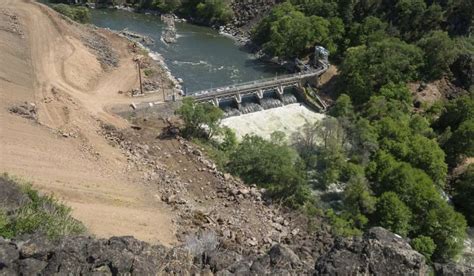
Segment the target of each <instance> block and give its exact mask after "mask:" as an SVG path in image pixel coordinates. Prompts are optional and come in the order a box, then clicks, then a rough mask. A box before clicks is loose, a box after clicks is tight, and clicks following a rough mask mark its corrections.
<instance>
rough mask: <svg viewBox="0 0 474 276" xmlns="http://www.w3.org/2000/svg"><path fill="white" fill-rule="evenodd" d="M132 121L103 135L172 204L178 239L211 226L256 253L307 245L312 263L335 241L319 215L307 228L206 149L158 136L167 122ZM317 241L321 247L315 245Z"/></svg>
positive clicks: (233, 244) (233, 245) (233, 243)
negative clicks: (125, 128) (224, 169)
mask: <svg viewBox="0 0 474 276" xmlns="http://www.w3.org/2000/svg"><path fill="white" fill-rule="evenodd" d="M155 121H156V120H155ZM134 125H135V126H138V127H139V128H140V129H139V130H133V131H132V130H130V131H125V132H124V131H118V130H116V129H115V128H114V127H112V126H104V128H103V132H102V134H103V135H104V136H105V137H106V139H107V140H109V142H110V143H112V144H113V145H116V146H118V147H120V148H121V149H122V151H123V152H124V154H125V155H126V156H127V158H128V159H129V161H130V164H131V165H130V170H136V171H140V172H141V173H143V181H146V182H148V183H150V185H152V186H153V187H154V188H155V189H157V190H158V192H159V195H160V199H161V200H162V201H163V202H165V203H167V204H169V205H170V206H171V207H172V208H173V209H174V211H175V213H176V214H177V218H176V219H175V223H176V224H177V226H178V229H179V231H178V234H177V235H178V239H179V240H181V241H183V240H184V238H185V237H186V236H188V235H191V234H194V233H197V232H199V231H202V230H207V231H212V232H214V233H216V234H217V236H218V237H219V238H220V239H223V240H225V243H226V244H227V246H228V247H229V248H234V249H237V248H238V249H239V250H240V251H248V252H252V253H262V252H265V251H266V250H268V249H269V248H270V247H271V246H273V245H274V244H276V243H284V244H288V245H291V246H295V247H302V246H305V248H307V253H308V262H307V265H310V266H312V265H313V264H311V262H313V261H314V260H315V259H317V258H318V257H319V255H320V254H321V253H322V252H323V251H324V250H325V249H327V248H329V247H330V246H331V244H332V236H331V234H330V233H329V228H328V226H327V224H326V223H323V222H322V221H321V220H322V219H321V218H314V221H313V223H314V224H315V225H318V227H316V229H315V230H317V234H314V235H313V233H312V232H313V231H310V230H309V229H307V227H306V225H308V221H307V218H305V217H304V216H302V215H300V214H298V213H295V212H291V211H290V210H286V209H284V208H278V206H273V205H270V204H269V201H267V198H266V195H265V190H263V189H259V188H258V187H256V186H255V185H250V186H248V185H246V184H244V183H243V182H242V181H241V180H239V179H236V178H234V177H232V176H231V175H230V174H226V173H222V172H220V171H219V170H218V168H217V166H216V164H215V163H214V162H212V161H211V160H209V159H208V158H207V157H206V156H205V155H204V153H203V152H202V149H199V148H197V147H196V146H194V145H192V144H191V143H190V142H188V141H186V140H185V139H182V138H180V137H179V136H178V137H177V138H172V137H169V136H168V135H158V133H157V129H163V128H164V127H165V124H164V123H161V125H160V126H159V127H158V125H156V124H154V123H153V122H151V120H147V121H142V122H134ZM157 135H158V136H160V137H166V138H162V139H160V138H157ZM145 141H146V142H145ZM296 240H297V241H298V242H297V243H295V241H296ZM315 244H317V245H318V246H317V247H315V248H317V250H313V249H311V248H312V247H314V245H315Z"/></svg>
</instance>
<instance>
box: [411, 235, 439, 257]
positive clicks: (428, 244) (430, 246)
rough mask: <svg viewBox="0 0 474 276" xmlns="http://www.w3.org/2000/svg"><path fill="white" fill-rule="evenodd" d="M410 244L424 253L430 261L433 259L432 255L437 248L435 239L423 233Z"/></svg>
mask: <svg viewBox="0 0 474 276" xmlns="http://www.w3.org/2000/svg"><path fill="white" fill-rule="evenodd" d="M410 244H411V246H412V247H413V249H415V250H416V251H418V252H420V253H421V254H423V256H425V258H426V260H428V261H429V260H430V259H431V256H432V255H433V253H434V251H435V250H436V244H435V243H434V241H433V239H431V238H430V237H427V236H423V235H421V236H418V237H416V238H414V239H413V240H411V242H410Z"/></svg>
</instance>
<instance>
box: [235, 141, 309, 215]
mask: <svg viewBox="0 0 474 276" xmlns="http://www.w3.org/2000/svg"><path fill="white" fill-rule="evenodd" d="M229 160H230V162H229V164H228V166H227V168H228V170H229V171H230V172H231V173H233V174H236V175H238V176H240V177H241V178H242V179H243V180H244V181H245V182H246V183H255V184H257V185H259V186H260V187H265V188H267V189H268V190H269V192H270V193H271V194H272V195H273V196H274V197H276V198H279V199H282V200H283V201H284V202H285V203H287V204H288V205H290V206H292V207H298V206H302V205H304V203H306V202H307V201H308V200H309V199H310V191H309V188H308V184H307V181H306V179H305V177H304V175H305V173H304V171H303V169H304V167H303V166H302V165H301V163H300V162H299V159H298V155H297V154H296V152H294V151H293V150H292V149H291V148H290V147H289V146H287V145H286V144H283V143H281V141H277V142H274V141H267V140H264V139H263V138H261V137H259V136H249V135H246V136H244V138H243V139H242V142H241V143H240V144H239V145H238V146H237V148H236V150H235V151H234V152H233V153H232V154H231V155H230V158H229Z"/></svg>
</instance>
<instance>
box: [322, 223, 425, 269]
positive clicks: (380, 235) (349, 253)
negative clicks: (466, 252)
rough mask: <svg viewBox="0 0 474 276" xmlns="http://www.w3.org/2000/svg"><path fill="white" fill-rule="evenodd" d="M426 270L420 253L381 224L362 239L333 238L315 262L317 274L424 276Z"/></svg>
mask: <svg viewBox="0 0 474 276" xmlns="http://www.w3.org/2000/svg"><path fill="white" fill-rule="evenodd" d="M427 271H428V266H427V265H426V263H425V258H424V257H423V255H421V254H420V253H418V252H416V251H415V250H413V249H412V248H411V246H410V245H409V243H408V242H407V241H406V240H404V239H403V238H401V237H400V236H398V235H396V234H393V233H391V232H390V231H388V230H386V229H383V228H381V227H375V228H372V229H370V230H369V231H368V232H367V233H366V234H365V235H364V236H363V237H362V238H354V239H352V240H342V239H340V240H337V241H336V242H335V244H334V247H333V248H332V249H331V250H330V251H329V252H327V254H325V255H323V256H322V257H321V258H320V259H319V260H318V261H317V263H316V274H319V275H356V274H357V275H373V274H376V275H425V274H426V272H427Z"/></svg>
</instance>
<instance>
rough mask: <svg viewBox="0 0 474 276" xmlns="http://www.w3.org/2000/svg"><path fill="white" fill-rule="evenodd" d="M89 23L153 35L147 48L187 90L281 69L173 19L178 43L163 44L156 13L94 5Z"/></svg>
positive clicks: (214, 33) (214, 34)
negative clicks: (149, 13) (161, 59)
mask: <svg viewBox="0 0 474 276" xmlns="http://www.w3.org/2000/svg"><path fill="white" fill-rule="evenodd" d="M92 23H93V24H94V25H96V26H99V27H104V28H110V29H112V30H116V31H120V30H123V29H125V28H127V29H128V30H129V31H133V32H137V33H140V34H143V35H147V36H149V37H150V38H152V39H153V40H154V41H155V43H154V44H153V45H150V46H149V48H150V49H151V50H152V51H154V52H157V53H159V54H160V55H161V56H162V57H163V59H164V61H165V63H166V65H167V66H168V68H169V70H170V71H171V74H172V75H173V76H175V77H176V78H181V79H183V81H184V83H183V90H184V91H187V93H192V92H193V91H197V90H204V89H208V88H212V87H219V86H224V85H229V84H233V83H238V82H245V81H252V80H256V79H260V78H265V77H271V76H275V75H276V74H277V73H278V72H281V73H283V71H282V69H279V68H278V67H277V66H276V65H271V64H268V63H265V62H262V61H260V60H258V59H257V58H256V57H255V55H253V54H251V53H248V52H246V51H244V50H242V49H240V48H239V47H238V46H237V45H236V43H235V41H234V40H233V39H232V38H229V37H226V36H223V35H221V34H219V33H218V31H216V30H213V29H211V28H207V27H201V26H196V25H192V24H189V23H176V28H177V37H178V40H177V43H174V44H166V43H164V42H162V41H161V40H160V38H161V33H162V31H163V28H164V27H165V25H164V23H163V22H162V21H161V19H160V17H159V16H154V15H146V14H139V13H132V12H127V11H122V10H113V9H96V10H92Z"/></svg>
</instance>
